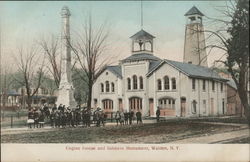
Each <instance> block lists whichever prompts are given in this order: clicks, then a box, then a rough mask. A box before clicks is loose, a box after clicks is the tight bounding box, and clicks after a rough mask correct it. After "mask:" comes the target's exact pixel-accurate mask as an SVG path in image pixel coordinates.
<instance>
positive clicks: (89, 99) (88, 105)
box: [87, 80, 93, 110]
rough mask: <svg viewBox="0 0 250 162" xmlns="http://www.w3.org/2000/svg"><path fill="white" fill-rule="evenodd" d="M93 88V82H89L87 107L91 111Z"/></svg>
mask: <svg viewBox="0 0 250 162" xmlns="http://www.w3.org/2000/svg"><path fill="white" fill-rule="evenodd" d="M92 87H93V83H92V80H89V86H88V88H89V93H88V101H87V107H88V109H89V110H91V101H92Z"/></svg>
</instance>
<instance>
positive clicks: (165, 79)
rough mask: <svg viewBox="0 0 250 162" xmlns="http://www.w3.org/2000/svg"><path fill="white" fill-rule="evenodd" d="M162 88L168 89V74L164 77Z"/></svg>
mask: <svg viewBox="0 0 250 162" xmlns="http://www.w3.org/2000/svg"><path fill="white" fill-rule="evenodd" d="M164 89H165V90H166V89H169V78H168V76H165V77H164Z"/></svg>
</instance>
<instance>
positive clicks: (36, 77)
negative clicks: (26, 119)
mask: <svg viewBox="0 0 250 162" xmlns="http://www.w3.org/2000/svg"><path fill="white" fill-rule="evenodd" d="M17 54H18V57H14V59H15V63H16V64H17V68H18V72H19V73H20V74H21V78H15V80H16V81H17V82H19V83H20V84H21V85H23V86H24V87H25V89H26V95H27V100H26V101H27V104H28V108H31V103H32V97H33V96H34V95H35V94H36V93H37V91H38V89H39V87H40V86H41V83H42V82H43V76H44V59H43V60H40V59H39V55H38V54H39V49H38V48H37V47H36V46H31V47H30V48H29V49H27V50H24V49H23V48H22V47H21V48H19V49H18V52H17ZM32 88H33V91H31V89H32Z"/></svg>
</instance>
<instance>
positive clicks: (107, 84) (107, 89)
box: [106, 81, 109, 92]
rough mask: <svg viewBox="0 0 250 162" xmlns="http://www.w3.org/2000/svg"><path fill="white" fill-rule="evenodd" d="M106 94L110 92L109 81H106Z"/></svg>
mask: <svg viewBox="0 0 250 162" xmlns="http://www.w3.org/2000/svg"><path fill="white" fill-rule="evenodd" d="M106 92H109V81H106Z"/></svg>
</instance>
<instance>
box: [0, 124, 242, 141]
mask: <svg viewBox="0 0 250 162" xmlns="http://www.w3.org/2000/svg"><path fill="white" fill-rule="evenodd" d="M238 129H240V127H238V126H230V125H214V124H209V123H198V122H193V121H169V122H161V123H152V124H143V125H136V124H134V125H131V126H129V125H126V126H106V127H91V128H83V127H77V128H54V129H31V130H26V131H23V132H19V133H18V132H17V133H9V134H8V133H7V134H2V135H1V141H2V143H168V142H171V141H175V140H181V139H185V138H187V137H200V136H206V135H210V134H215V133H221V132H228V131H234V130H238Z"/></svg>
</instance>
